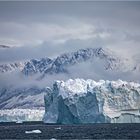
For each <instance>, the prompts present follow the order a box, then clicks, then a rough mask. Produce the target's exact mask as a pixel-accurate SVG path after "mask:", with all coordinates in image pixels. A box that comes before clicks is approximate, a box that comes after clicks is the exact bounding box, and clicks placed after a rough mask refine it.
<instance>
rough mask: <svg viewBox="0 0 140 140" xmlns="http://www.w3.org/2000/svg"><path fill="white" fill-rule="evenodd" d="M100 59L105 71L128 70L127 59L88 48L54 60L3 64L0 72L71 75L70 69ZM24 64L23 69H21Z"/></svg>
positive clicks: (98, 49) (45, 59)
mask: <svg viewBox="0 0 140 140" xmlns="http://www.w3.org/2000/svg"><path fill="white" fill-rule="evenodd" d="M96 59H98V60H100V61H101V62H99V63H101V65H103V68H104V69H105V70H114V69H118V70H122V71H124V69H126V68H127V67H128V65H127V66H126V67H124V66H125V63H126V61H127V60H126V59H122V58H120V57H118V56H117V55H115V54H114V53H112V52H111V51H110V50H107V49H103V48H87V49H81V50H78V51H76V52H72V53H65V54H62V55H60V56H58V57H56V58H54V59H53V60H51V59H50V58H42V59H32V60H29V61H26V62H19V63H12V64H2V65H0V72H9V71H10V72H11V71H13V70H16V69H17V68H18V69H20V70H21V71H22V73H23V74H25V75H33V74H35V73H42V74H44V75H46V74H54V73H55V74H56V73H69V67H70V66H73V65H78V64H79V63H82V62H92V65H94V61H95V60H96ZM21 64H22V67H21ZM127 69H128V68H127Z"/></svg>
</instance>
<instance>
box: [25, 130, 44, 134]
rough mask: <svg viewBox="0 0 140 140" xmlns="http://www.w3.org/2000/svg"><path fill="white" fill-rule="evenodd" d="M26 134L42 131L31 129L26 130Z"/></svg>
mask: <svg viewBox="0 0 140 140" xmlns="http://www.w3.org/2000/svg"><path fill="white" fill-rule="evenodd" d="M25 133H26V134H32V133H41V131H40V130H31V131H25Z"/></svg>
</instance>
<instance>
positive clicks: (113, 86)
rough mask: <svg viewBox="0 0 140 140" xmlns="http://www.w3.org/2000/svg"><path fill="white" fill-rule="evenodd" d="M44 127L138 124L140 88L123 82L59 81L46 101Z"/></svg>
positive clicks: (48, 92)
mask: <svg viewBox="0 0 140 140" xmlns="http://www.w3.org/2000/svg"><path fill="white" fill-rule="evenodd" d="M44 100H45V114H44V117H43V121H44V122H45V123H61V124H77V123H139V122H140V84H139V83H134V82H126V81H122V80H117V81H108V80H106V81H104V80H100V81H99V82H96V81H94V80H91V79H88V80H84V79H74V80H73V79H69V80H67V81H65V82H64V81H56V82H55V83H54V84H53V87H52V88H50V89H49V90H48V91H47V94H46V95H45V97H44Z"/></svg>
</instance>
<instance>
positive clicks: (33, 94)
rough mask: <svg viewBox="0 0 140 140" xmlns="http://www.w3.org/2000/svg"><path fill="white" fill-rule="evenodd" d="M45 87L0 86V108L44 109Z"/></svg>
mask: <svg viewBox="0 0 140 140" xmlns="http://www.w3.org/2000/svg"><path fill="white" fill-rule="evenodd" d="M47 91H48V89H47V88H39V87H35V86H34V87H28V88H27V87H26V88H24V87H20V88H17V87H16V88H15V87H7V88H0V109H14V108H19V109H21V108H22V109H44V95H45V94H46V92H47Z"/></svg>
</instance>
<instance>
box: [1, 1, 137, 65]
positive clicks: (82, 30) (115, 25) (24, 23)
mask: <svg viewBox="0 0 140 140" xmlns="http://www.w3.org/2000/svg"><path fill="white" fill-rule="evenodd" d="M0 44H2V45H9V46H12V47H14V48H12V49H0V62H5V61H12V60H22V59H28V58H40V57H44V56H46V57H55V56H57V55H59V54H60V53H63V52H69V51H75V50H78V49H80V48H87V47H94V48H95V47H107V48H110V49H111V50H112V51H116V52H117V53H120V54H121V55H123V56H126V57H129V56H133V55H136V56H139V54H140V2H70V1H69V2H56V1H54V2H0Z"/></svg>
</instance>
